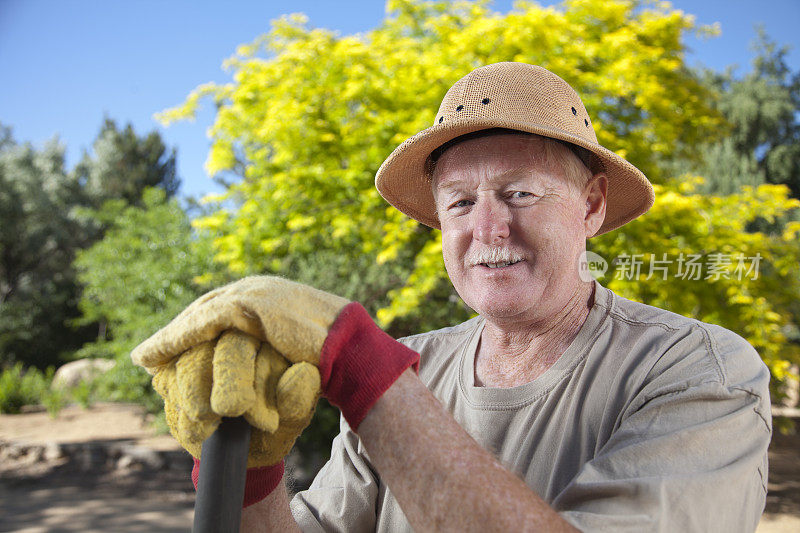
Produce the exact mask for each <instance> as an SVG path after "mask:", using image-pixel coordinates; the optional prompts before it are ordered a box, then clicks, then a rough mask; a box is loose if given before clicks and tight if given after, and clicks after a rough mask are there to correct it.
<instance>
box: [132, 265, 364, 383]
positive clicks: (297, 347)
mask: <svg viewBox="0 0 800 533" xmlns="http://www.w3.org/2000/svg"><path fill="white" fill-rule="evenodd" d="M348 303H349V302H348V301H347V300H346V299H344V298H341V297H339V296H335V295H333V294H329V293H326V292H323V291H320V290H317V289H314V288H313V287H309V286H307V285H303V284H300V283H295V282H293V281H289V280H286V279H283V278H279V277H273V276H252V277H248V278H244V279H242V280H239V281H237V282H234V283H231V284H229V285H225V286H224V287H220V288H219V289H215V290H213V291H211V292H209V293H207V294H205V295H204V296H201V297H200V298H198V299H197V300H195V301H194V302H193V303H192V304H191V305H189V307H187V308H186V309H184V310H183V311H182V312H181V313H180V314H179V315H178V316H176V317H175V318H174V319H173V320H172V321H171V322H170V323H169V324H167V326H165V327H164V328H162V329H161V330H159V331H158V332H156V333H155V334H154V335H153V336H152V337H150V338H149V339H147V340H146V341H144V342H143V343H142V344H140V345H139V346H137V347H136V348H135V349H134V350H133V352H132V353H131V358H132V359H133V362H134V363H136V364H137V365H140V366H143V367H145V368H156V367H159V366H161V365H165V364H167V363H169V362H170V361H172V359H174V358H175V357H177V356H179V355H181V354H182V353H184V352H185V351H187V350H189V349H190V348H193V347H195V346H198V345H200V344H202V343H204V342H208V341H213V340H214V339H216V338H217V337H218V336H219V335H220V333H222V332H223V331H226V330H231V329H235V330H239V331H242V332H244V333H247V334H249V335H251V336H253V337H256V338H257V339H259V340H260V341H266V342H268V343H269V344H270V345H272V347H273V348H275V349H276V350H277V351H278V352H279V353H280V354H282V355H283V356H284V357H285V358H286V359H288V360H289V361H291V362H293V363H299V362H301V361H306V362H309V363H311V364H313V365H314V366H319V356H320V352H321V350H322V345H323V343H324V342H325V339H326V337H327V336H328V330H329V329H330V327H331V325H332V324H333V322H334V320H335V319H336V317H337V316H338V315H339V312H340V311H341V310H342V308H343V307H344V306H346V305H347V304H348Z"/></svg>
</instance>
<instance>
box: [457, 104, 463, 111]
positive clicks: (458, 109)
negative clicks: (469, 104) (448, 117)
mask: <svg viewBox="0 0 800 533" xmlns="http://www.w3.org/2000/svg"><path fill="white" fill-rule="evenodd" d="M462 109H464V106H463V105H460V106H458V107H457V108H456V111H461V110H462Z"/></svg>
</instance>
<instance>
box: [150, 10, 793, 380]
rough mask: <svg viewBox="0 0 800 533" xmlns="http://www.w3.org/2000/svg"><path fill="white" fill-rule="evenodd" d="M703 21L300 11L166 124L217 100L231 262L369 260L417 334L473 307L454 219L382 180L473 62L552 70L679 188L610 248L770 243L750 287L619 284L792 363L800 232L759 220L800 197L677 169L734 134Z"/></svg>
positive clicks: (223, 233)
mask: <svg viewBox="0 0 800 533" xmlns="http://www.w3.org/2000/svg"><path fill="white" fill-rule="evenodd" d="M689 32H695V33H713V29H712V28H708V27H701V28H698V27H697V26H695V24H694V21H693V18H692V17H691V16H688V15H685V14H684V13H682V12H680V11H676V10H673V9H672V8H671V6H670V5H669V3H667V2H656V3H652V2H647V3H643V2H638V1H633V0H570V1H566V2H564V4H563V5H561V6H560V7H558V8H542V7H540V6H539V5H537V4H535V3H531V2H519V3H517V4H516V6H515V8H514V9H513V10H512V11H511V12H510V13H507V14H499V13H497V12H494V11H492V10H491V8H490V6H489V4H488V3H487V2H481V1H479V2H445V1H417V0H390V1H389V2H388V3H387V17H386V19H385V21H384V23H383V24H382V25H381V26H380V27H378V28H376V29H374V30H372V31H369V32H367V33H364V34H358V35H349V36H340V35H338V34H336V33H334V32H331V31H328V30H325V29H311V28H308V27H307V24H306V19H305V17H304V16H302V15H289V16H286V17H284V18H282V19H280V20H278V21H276V22H274V23H273V27H272V30H271V31H270V32H269V33H267V34H265V35H263V36H261V37H259V38H258V39H256V40H255V41H254V42H253V43H251V44H247V45H243V46H241V47H239V49H238V50H237V54H236V55H235V56H234V57H232V58H230V59H228V60H227V62H226V67H227V68H228V69H230V71H231V73H232V75H233V82H232V83H229V84H225V85H216V84H206V85H203V86H201V87H199V88H197V89H196V90H195V91H194V92H193V93H192V94H191V95H189V97H188V98H187V100H186V102H185V103H184V104H183V105H181V106H179V107H177V108H175V109H171V110H167V111H165V112H163V113H162V114H161V115H160V119H161V120H162V121H163V122H165V123H169V122H171V121H174V120H182V119H186V118H190V117H192V116H193V114H194V113H195V111H196V109H197V106H198V103H199V101H200V100H201V99H202V98H212V99H213V100H214V102H215V104H216V106H217V107H216V109H217V111H216V120H215V123H214V125H213V127H212V128H211V130H210V134H211V136H212V139H213V146H212V149H211V153H210V154H209V157H208V160H207V169H208V171H209V172H210V173H212V174H214V173H217V172H221V171H233V172H235V173H237V174H239V175H240V176H241V178H242V179H241V181H239V182H238V183H235V184H233V185H231V186H230V187H229V188H228V191H227V192H226V193H225V194H223V195H222V196H217V197H214V198H209V199H208V200H209V201H210V202H219V206H220V208H219V209H218V210H217V211H216V212H215V213H214V214H212V215H210V216H206V217H203V218H201V219H199V220H197V221H196V226H197V227H198V228H202V229H203V230H206V231H208V232H210V234H212V235H214V236H215V241H214V247H215V253H216V259H218V260H219V261H221V262H222V263H224V264H226V265H227V267H228V268H229V270H230V271H231V272H232V273H234V274H235V275H244V274H249V273H255V272H267V271H272V272H277V273H282V274H284V275H288V276H291V277H296V276H297V274H296V272H297V269H298V268H301V267H304V266H307V265H309V264H312V263H313V262H314V260H315V258H317V259H316V260H317V261H319V259H318V258H321V257H323V258H325V262H328V263H329V264H330V269H331V271H335V272H336V275H334V276H333V278H334V279H338V278H337V276H338V277H346V275H347V271H346V265H347V264H348V263H349V262H352V264H356V263H357V264H358V265H359V268H361V266H363V265H364V263H365V262H366V264H367V265H368V266H367V267H366V269H365V271H364V272H365V273H364V276H365V277H366V276H372V277H371V278H370V280H371V281H370V283H371V285H370V292H369V293H368V294H367V295H366V296H363V295H360V293H357V292H353V293H348V294H344V295H345V296H350V297H354V296H353V295H359V297H362V298H373V301H372V302H371V304H372V307H371V308H372V309H373V310H375V311H377V315H378V318H379V321H380V322H381V323H382V324H383V325H384V326H389V327H391V328H395V329H394V330H393V332H395V333H396V332H403V331H405V329H404V328H399V327H397V324H400V323H404V324H406V325H411V326H413V327H416V328H426V327H433V326H441V325H445V324H444V323H443V322H444V321H447V320H449V321H454V320H457V319H459V318H462V317H464V316H467V315H468V313H469V311H468V310H466V309H465V308H464V307H463V304H461V303H460V302H459V301H458V300H457V299H456V298H453V297H452V291H451V290H450V289H449V284H448V281H447V277H446V273H445V272H444V269H443V266H442V260H441V245H440V240H439V235H438V232H435V231H432V230H429V229H427V228H425V227H422V226H420V225H419V224H417V223H415V222H414V221H410V220H408V219H407V218H406V217H405V216H403V215H402V214H400V213H399V212H397V211H396V210H394V209H392V208H388V207H387V204H386V203H385V202H384V201H383V200H382V199H381V198H380V196H379V195H378V193H377V191H376V190H375V188H374V185H373V179H374V175H375V172H376V170H377V169H378V167H379V165H380V163H381V162H382V161H383V160H384V158H385V157H386V156H387V155H388V154H389V153H390V152H391V150H392V149H393V148H394V147H396V146H397V145H398V144H399V143H400V142H402V141H403V140H404V139H405V138H407V137H408V136H410V135H412V134H414V133H416V132H417V131H419V130H421V129H423V128H425V127H427V126H429V125H430V124H431V123H432V121H433V118H434V114H435V112H436V109H437V108H438V105H439V102H440V100H441V98H442V96H443V95H444V93H445V92H446V90H447V88H448V87H449V86H450V85H451V84H452V83H453V82H455V81H456V80H457V79H459V78H460V77H462V76H464V75H465V74H466V73H468V72H469V71H470V70H472V69H473V68H475V67H478V66H480V65H483V64H487V63H492V62H496V61H522V62H528V63H535V64H539V65H542V66H544V67H546V68H549V69H551V70H553V71H554V72H555V73H557V74H558V75H560V76H561V77H563V78H564V79H566V80H567V81H568V82H569V83H570V84H571V85H572V86H573V87H574V88H575V89H576V90H577V91H578V92H579V93H580V94H581V95H582V96H583V98H584V102H585V104H586V107H587V108H588V109H589V110H590V113H592V116H593V122H594V126H595V129H596V131H597V135H598V138H599V141H600V142H601V143H602V144H603V145H605V146H608V147H610V148H612V149H615V150H616V151H617V152H618V153H619V154H621V155H623V156H625V157H627V158H628V159H629V160H630V161H632V162H633V163H634V164H636V165H637V166H638V167H639V168H641V169H642V170H644V171H645V173H646V174H647V175H648V176H649V177H650V179H651V180H652V181H653V182H654V183H657V184H664V185H663V187H659V189H658V194H659V195H660V198H659V203H658V204H657V205H656V208H655V209H654V212H653V214H651V215H648V217H645V218H644V219H643V221H642V222H641V223H637V224H636V225H631V226H630V227H629V228H630V229H629V228H628V227H626V228H625V229H623V230H621V231H617V232H614V233H612V234H611V235H610V236H608V237H604V238H602V239H599V240H598V241H597V243H593V245H594V246H595V248H596V249H597V250H599V251H600V253H602V254H604V255H608V254H619V253H622V252H623V251H627V253H634V250H643V251H645V252H646V253H652V254H656V255H658V256H660V254H661V253H663V252H667V253H670V254H673V253H675V252H676V251H680V250H684V251H687V250H689V249H690V248H691V249H693V248H692V247H698V248H697V249H698V250H703V253H709V252H711V251H719V252H720V253H725V251H727V250H740V249H741V250H742V252H743V253H748V254H750V252H755V251H760V252H761V254H762V256H764V260H763V262H762V266H761V267H762V278H761V279H759V280H755V281H754V282H752V283H749V282H748V283H746V284H744V285H742V284H734V283H706V284H703V283H697V285H703V287H702V288H700V287H698V288H697V289H695V287H694V285H687V284H686V283H682V282H681V280H670V281H668V282H665V283H655V282H650V281H644V282H640V283H632V282H631V283H622V282H613V283H610V285H611V287H612V288H613V289H615V290H619V291H620V292H621V293H622V294H624V295H626V296H630V297H632V298H637V299H641V300H644V301H647V302H648V303H653V304H655V305H662V306H665V307H668V308H671V309H675V310H676V311H679V312H683V313H685V314H689V315H692V316H698V317H700V318H705V319H708V320H712V321H716V322H718V323H720V324H722V325H725V326H727V327H730V328H731V329H734V330H736V331H737V332H739V333H741V334H743V335H745V336H746V337H747V338H748V339H750V340H751V341H752V342H753V343H754V344H755V345H756V346H757V347H758V348H759V349H760V350H761V352H762V355H763V356H764V357H765V359H766V360H767V361H768V362H770V365H771V368H772V369H773V372H775V374H776V375H777V376H780V375H781V372H784V370H785V366H786V365H785V363H784V362H785V361H786V360H788V358H789V356H788V355H787V353H788V352H787V351H786V350H784V347H785V345H786V343H785V340H784V339H783V337H781V332H780V330H781V328H782V327H786V326H787V325H789V324H791V323H792V320H793V319H792V317H791V316H790V315H791V313H790V311H789V307H787V306H788V305H789V304H787V306H783V302H784V301H787V302H788V301H790V300H791V299H793V298H796V297H797V286H796V285H797V283H796V278H791V275H792V273H791V272H789V270H788V264H789V263H785V264H784V263H783V262H781V261H782V260H778V258H783V257H797V248H796V244H795V243H794V242H793V241H792V239H791V235H787V236H780V237H779V236H770V235H767V234H759V233H753V234H748V233H746V232H745V231H744V229H745V224H746V221H747V220H749V219H751V218H753V217H754V216H756V215H760V216H762V217H765V218H767V219H769V218H770V216H773V217H774V216H777V217H780V216H783V215H784V214H785V212H786V210H787V209H789V208H790V207H791V205H790V203H789V202H788V200H786V198H785V194H784V193H783V192H782V190H779V189H775V188H766V189H762V188H759V189H758V190H757V191H743V192H742V193H741V194H740V195H737V196H734V197H729V198H706V197H702V196H699V195H694V194H692V192H691V190H681V189H680V188H679V187H676V186H674V185H669V183H670V178H671V176H668V175H665V170H664V169H665V168H667V167H666V166H665V165H664V162H665V161H668V160H670V159H671V158H675V157H681V158H683V159H688V160H691V159H692V158H693V157H696V156H697V154H696V153H693V152H691V150H693V149H696V146H698V145H700V141H708V140H709V139H713V138H715V136H716V135H719V134H720V132H721V131H722V128H721V126H722V119H721V117H720V116H719V114H718V113H716V112H715V111H714V110H713V108H712V104H713V102H714V97H715V95H714V94H712V93H710V90H709V89H708V88H707V87H706V86H704V85H702V84H701V83H699V81H698V79H697V78H696V76H695V75H694V74H693V73H692V72H691V71H690V70H689V69H687V67H686V66H685V64H684V49H683V44H682V41H683V38H684V37H685V35H686V34H687V33H689ZM679 147H680V148H679ZM679 150H682V151H681V152H679ZM687 150H688V152H687ZM223 205H224V206H225V208H224V209H223V208H222V206H223ZM670 208H672V209H678V210H679V214H677V213H676V214H674V215H671V214H670V213H669V212H667V211H669V209H670ZM769 213H772V215H769ZM718 216H720V217H722V218H716V217H718ZM732 217H738V218H732ZM729 218H730V219H731V220H729ZM709 232H710V233H709ZM790 232H791V230H790ZM784 237H785V238H784ZM792 254H794V255H792ZM336 258H338V259H336ZM373 265H374V266H373ZM315 268H316V267H315ZM322 268H323V269H324V265H322ZM366 270H369V272H370V273H367V272H366ZM376 273H380V275H378V274H376ZM790 278H791V279H792V283H789V281H788V280H789V279H790ZM313 279H314V278H313V277H312V279H311V280H304V281H312V282H313ZM204 281H210V280H205V279H204ZM690 286H691V289H689V287H690ZM323 288H327V289H329V290H336V285H335V284H333V286H326V287H323ZM348 290H349V289H348ZM343 291H344V290H339V291H337V292H340V293H343ZM792 291H794V292H792ZM344 292H346V291H344ZM748 298H749V299H750V300H748ZM701 301H702V303H698V302H701ZM746 302H749V304H748V303H746ZM368 306H369V305H368ZM745 308H746V309H745ZM431 316H435V317H436V318H435V319H430V318H429V317H431ZM409 327H410V326H409ZM775 328H777V329H775ZM782 361H784V362H782Z"/></svg>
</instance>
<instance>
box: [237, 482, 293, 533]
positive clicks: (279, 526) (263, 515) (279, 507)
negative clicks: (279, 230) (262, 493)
mask: <svg viewBox="0 0 800 533" xmlns="http://www.w3.org/2000/svg"><path fill="white" fill-rule="evenodd" d="M240 531H243V532H247V533H255V532H262V531H263V532H266V531H280V532H281V533H283V532H287V533H288V532H299V531H300V527H299V526H298V525H297V523H296V522H295V521H294V517H293V516H292V512H291V510H290V509H289V496H288V495H287V494H286V488H285V485H284V483H283V481H281V484H280V485H278V487H277V488H276V489H275V490H273V491H272V492H271V493H270V494H269V495H268V496H267V497H266V498H264V499H263V500H261V501H260V502H258V503H254V504H253V505H250V506H248V507H245V508H244V509H243V510H242V524H241V528H240Z"/></svg>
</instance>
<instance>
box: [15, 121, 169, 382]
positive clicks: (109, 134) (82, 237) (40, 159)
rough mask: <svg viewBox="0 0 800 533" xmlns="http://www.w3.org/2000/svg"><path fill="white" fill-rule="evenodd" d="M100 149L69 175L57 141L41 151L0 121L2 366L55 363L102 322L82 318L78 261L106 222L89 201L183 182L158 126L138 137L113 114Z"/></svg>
mask: <svg viewBox="0 0 800 533" xmlns="http://www.w3.org/2000/svg"><path fill="white" fill-rule="evenodd" d="M94 149H95V153H94V155H93V156H90V155H89V154H85V155H84V157H83V160H82V161H81V163H79V164H78V165H77V166H76V167H75V169H74V170H73V171H72V172H67V170H66V169H65V164H64V148H63V146H61V145H60V144H59V143H58V142H57V141H51V142H50V143H48V144H47V145H46V146H45V147H44V148H43V149H42V150H36V149H34V148H33V147H32V146H31V145H29V144H25V145H19V144H18V143H17V142H16V141H15V140H14V139H13V137H12V135H11V131H10V129H9V128H3V127H2V126H0V366H8V365H10V364H11V363H14V362H17V361H19V362H22V363H24V364H25V365H34V366H38V367H42V368H44V367H46V366H49V365H57V364H59V363H60V362H63V361H64V360H65V359H67V358H69V357H70V354H71V353H72V352H74V351H75V350H76V349H78V348H79V347H80V346H82V345H83V344H84V343H85V342H86V341H88V340H91V338H92V336H93V334H94V332H93V331H92V330H93V329H94V327H93V326H92V325H90V323H89V322H88V321H86V320H82V321H78V320H77V319H78V318H79V317H80V312H79V310H78V300H79V298H80V288H79V287H78V285H77V282H76V279H75V270H74V268H73V265H72V261H73V258H74V256H75V252H76V251H77V250H79V249H82V248H86V247H88V246H90V245H91V244H92V243H93V242H95V241H96V240H97V239H98V238H100V236H101V235H102V232H103V229H104V224H108V221H102V220H101V219H99V218H92V217H91V216H88V213H89V211H86V210H85V209H83V208H86V207H98V206H100V205H102V203H103V202H104V201H106V200H109V199H111V198H117V199H119V200H120V201H122V202H123V204H128V203H134V204H136V203H139V202H140V201H141V199H140V197H141V195H142V192H143V190H144V189H145V188H146V187H148V186H151V185H155V186H159V187H161V188H162V189H163V190H164V191H165V193H166V194H169V195H172V194H173V193H174V192H175V190H176V189H177V187H178V185H179V181H178V179H177V177H176V175H175V153H174V150H173V151H172V152H171V153H170V154H167V152H166V149H165V147H164V144H163V142H162V141H161V138H160V136H159V135H158V133H157V132H152V133H150V134H149V135H147V136H145V137H138V136H137V135H136V134H135V132H134V131H133V129H132V127H131V126H130V125H128V126H127V127H126V128H125V129H124V130H122V131H120V130H118V129H117V126H116V124H115V123H114V121H112V120H108V119H106V121H105V123H104V124H103V126H102V128H101V130H100V133H99V135H98V137H97V140H96V141H95V143H94ZM78 324H79V325H78ZM100 327H101V328H102V327H103V326H102V323H101V324H100Z"/></svg>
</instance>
